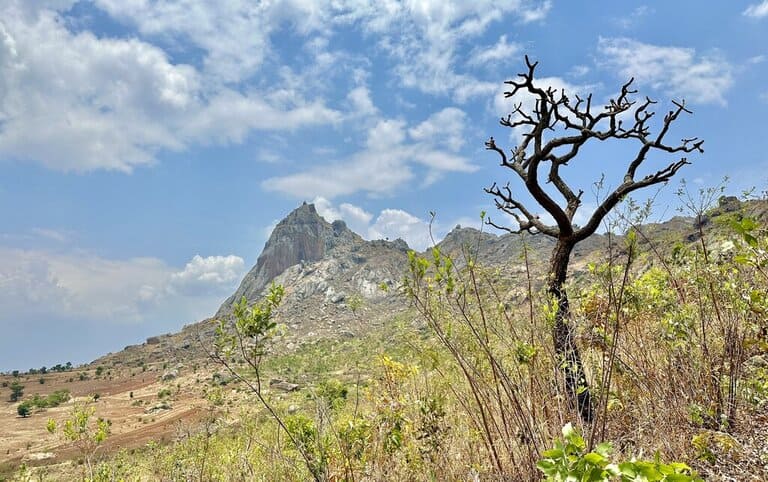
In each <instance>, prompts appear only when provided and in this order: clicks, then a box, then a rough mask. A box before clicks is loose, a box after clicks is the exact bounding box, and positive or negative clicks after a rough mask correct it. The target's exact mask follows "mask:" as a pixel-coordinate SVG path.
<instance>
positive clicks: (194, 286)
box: [170, 254, 244, 292]
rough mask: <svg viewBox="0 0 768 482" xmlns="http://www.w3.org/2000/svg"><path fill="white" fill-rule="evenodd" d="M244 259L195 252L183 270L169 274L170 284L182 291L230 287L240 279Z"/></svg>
mask: <svg viewBox="0 0 768 482" xmlns="http://www.w3.org/2000/svg"><path fill="white" fill-rule="evenodd" d="M243 268H244V261H243V258H241V257H240V256H234V255H229V256H208V257H206V258H203V257H202V256H200V255H199V254H196V255H195V256H194V257H193V258H192V260H191V261H190V262H189V263H187V265H186V266H185V267H184V269H183V270H181V271H178V272H175V273H173V274H171V279H170V286H171V287H172V288H174V289H180V290H181V291H184V292H192V291H199V290H204V291H205V290H210V289H211V287H219V286H224V287H227V288H228V287H230V286H232V285H233V284H234V283H236V282H237V281H239V280H240V276H241V275H242V273H243Z"/></svg>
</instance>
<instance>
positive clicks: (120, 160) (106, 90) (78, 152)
mask: <svg viewBox="0 0 768 482" xmlns="http://www.w3.org/2000/svg"><path fill="white" fill-rule="evenodd" d="M120 3H121V4H122V5H125V6H131V5H132V6H134V7H136V8H139V7H140V6H141V5H142V4H144V2H120ZM159 3H163V4H164V5H165V6H166V7H167V8H169V9H170V8H172V7H171V5H170V4H169V3H166V2H158V4H159ZM65 4H66V2H63V3H56V4H55V5H54V4H52V3H51V2H48V3H47V4H43V5H42V6H46V5H54V6H59V7H61V6H62V5H65ZM25 5H26V6H25ZM65 6H66V5H65ZM38 7H39V6H38ZM30 8H31V7H29V5H28V4H26V3H23V2H22V3H16V2H13V3H11V4H10V5H8V6H7V8H5V10H4V16H3V18H2V19H0V126H1V127H0V156H1V157H3V158H6V159H19V160H33V161H37V162H40V163H42V164H44V165H46V166H47V167H50V168H53V169H57V170H64V171H91V170H95V169H108V170H117V171H123V172H130V171H131V170H132V169H134V168H135V167H136V166H141V165H146V164H151V163H152V162H154V160H155V155H156V153H157V152H159V151H163V150H173V151H178V150H183V149H186V148H187V147H189V146H190V145H191V144H198V143H199V144H209V143H229V142H242V141H243V140H244V138H245V137H246V136H247V134H248V133H249V132H251V131H252V130H292V129H296V128H299V127H302V126H307V125H317V124H328V123H334V122H338V121H339V120H340V119H341V115H340V113H338V112H336V111H334V110H332V109H330V108H328V107H326V106H325V104H324V103H323V101H321V100H306V99H304V98H303V97H302V96H301V95H299V94H298V93H297V92H295V91H290V92H289V91H281V92H280V93H281V95H282V96H281V95H278V94H280V93H279V92H277V91H275V90H272V91H270V90H268V89H267V90H265V91H260V92H256V91H248V92H239V91H235V90H232V89H229V88H225V87H221V86H218V87H217V86H216V85H212V84H211V81H210V77H209V76H205V75H203V74H202V73H201V72H200V71H198V70H197V69H196V68H195V67H193V66H191V65H183V64H175V63H172V62H171V60H170V59H169V57H168V55H167V54H166V53H165V52H164V51H163V50H161V49H160V48H158V47H156V46H154V45H151V44H149V43H146V42H144V41H140V40H137V39H111V38H103V37H97V36H96V35H94V34H92V33H90V32H88V31H82V32H79V33H74V32H72V31H69V30H67V28H66V22H64V21H63V20H62V19H61V18H60V17H59V16H58V14H56V13H55V12H53V11H51V10H43V9H40V8H38V9H36V10H35V9H32V10H30ZM62 8H63V7H62ZM173 8H176V7H173ZM190 11H194V8H191V7H190ZM148 21H150V20H148ZM206 74H207V73H206ZM286 99H287V100H286Z"/></svg>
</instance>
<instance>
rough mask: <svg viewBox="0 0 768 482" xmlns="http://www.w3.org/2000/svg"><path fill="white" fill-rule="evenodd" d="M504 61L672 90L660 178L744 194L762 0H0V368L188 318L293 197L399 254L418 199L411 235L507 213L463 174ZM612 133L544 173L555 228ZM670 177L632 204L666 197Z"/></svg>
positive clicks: (567, 76) (593, 177) (74, 355)
mask: <svg viewBox="0 0 768 482" xmlns="http://www.w3.org/2000/svg"><path fill="white" fill-rule="evenodd" d="M526 54H527V55H529V56H530V58H531V59H532V60H536V61H539V62H540V64H539V67H538V68H537V76H538V77H539V78H540V79H541V82H543V83H545V84H546V85H549V86H554V87H556V88H558V89H565V90H566V92H568V93H571V94H575V93H582V94H585V93H589V92H591V93H593V94H594V98H595V99H596V101H599V103H601V104H602V103H605V102H608V101H609V100H610V99H611V98H612V97H615V95H616V92H617V90H618V89H619V87H620V86H621V84H622V83H624V82H625V81H627V80H628V79H629V78H630V77H634V79H635V83H634V85H635V87H636V88H637V89H638V91H639V92H638V94H637V95H638V96H640V97H639V98H640V99H642V98H643V97H642V96H645V95H647V96H649V97H651V98H653V99H655V100H658V101H659V104H657V105H656V108H657V110H659V111H660V112H661V113H663V112H665V111H666V110H667V109H669V108H670V106H671V104H670V101H672V100H678V101H679V100H682V99H684V100H685V101H686V105H687V106H689V108H690V109H691V110H692V111H693V112H694V114H693V115H692V116H685V117H683V118H681V119H680V120H679V121H678V122H677V124H676V125H675V126H674V131H673V132H672V133H670V137H671V138H672V139H679V138H683V137H693V136H698V137H700V138H702V139H704V140H705V144H704V149H705V152H704V154H691V155H690V156H689V160H690V161H691V162H692V165H690V166H686V167H685V168H684V169H683V170H682V171H681V172H680V174H679V177H680V178H685V179H686V181H687V182H688V185H689V186H692V187H693V188H695V189H698V188H699V187H706V186H714V185H718V184H719V183H720V182H721V180H722V178H723V177H724V176H729V177H730V183H729V187H728V190H729V191H730V192H734V193H738V192H740V191H741V190H743V189H747V188H749V187H755V188H757V189H758V190H759V191H762V190H764V189H765V188H766V182H767V181H768V158H766V156H765V154H764V152H765V150H766V146H765V144H766V135H765V133H764V129H765V125H766V124H765V116H766V113H768V75H767V74H768V0H765V1H761V0H751V1H732V2H700V1H676V2H667V1H663V2H662V1H659V2H650V1H648V2H632V1H626V2H616V1H592V2H572V1H564V0H560V1H558V0H552V1H549V0H545V1H527V0H510V1H485V0H475V1H473V2H467V1H459V2H451V1H448V0H439V1H437V0H425V1H403V2H399V1H394V0H381V1H373V0H333V1H327V0H316V1H309V0H288V1H281V0H274V1H264V2H257V1H240V0H218V1H216V2H210V1H207V0H90V1H73V0H0V329H2V335H1V336H0V370H10V369H22V370H24V369H28V368H32V367H40V366H43V365H47V366H51V365H53V364H56V363H65V362H67V361H71V362H73V363H75V364H77V363H83V362H87V361H90V360H92V359H94V358H96V357H98V356H100V355H102V354H105V353H107V352H113V351H118V350H120V349H122V348H123V347H124V346H126V345H130V344H135V343H141V342H142V341H143V340H144V339H145V338H146V337H147V336H151V335H157V334H160V333H165V332H171V331H176V330H178V329H180V328H181V327H182V326H183V325H185V324H188V323H192V322H195V321H197V320H201V319H203V318H206V317H208V316H211V315H212V314H213V313H214V312H215V311H216V309H217V308H218V306H219V304H220V303H221V302H222V301H223V300H224V299H225V298H226V297H227V296H229V295H230V294H231V293H232V292H233V290H234V289H235V288H236V287H237V285H238V283H239V281H240V280H241V278H242V276H243V275H244V274H245V273H246V272H247V271H248V269H250V267H251V266H252V265H253V264H254V263H255V262H256V258H257V257H258V255H259V253H260V251H261V249H262V248H263V245H264V243H265V241H266V240H267V239H268V235H269V232H270V230H271V229H272V227H273V226H274V225H275V223H276V222H278V221H279V220H280V219H282V218H283V217H284V216H285V215H286V214H287V213H288V212H290V211H291V210H292V209H294V208H295V207H296V206H298V205H299V204H300V203H301V202H303V201H307V202H314V203H315V204H316V206H317V208H318V211H319V212H320V214H322V215H323V216H324V217H325V218H326V219H328V220H329V221H331V220H335V219H343V220H345V221H346V222H347V224H348V226H349V227H350V228H352V229H353V230H355V231H356V232H358V233H359V234H361V235H362V236H363V237H365V238H368V239H377V238H389V239H395V238H397V237H402V238H404V239H405V240H406V241H407V242H408V243H409V245H410V246H412V247H414V248H416V249H424V248H425V247H426V246H428V245H429V243H430V235H429V231H428V228H427V226H428V223H429V219H430V214H429V213H430V211H432V212H434V213H436V218H435V222H434V226H433V235H434V237H435V238H436V239H440V238H441V237H442V236H444V235H445V234H446V233H447V232H448V231H449V230H450V229H452V228H453V226H455V225H456V224H462V225H471V226H476V225H478V219H479V213H480V212H481V211H484V210H487V211H488V212H489V214H491V216H492V218H494V219H496V220H498V221H500V222H508V221H510V220H509V219H506V218H503V217H498V215H497V214H495V213H494V211H493V207H492V206H493V203H492V199H491V198H490V197H489V196H488V195H486V194H484V192H483V187H487V186H489V185H490V184H492V183H493V182H501V183H505V182H507V181H514V180H513V179H512V176H511V172H509V171H508V170H505V169H503V168H502V167H500V166H499V165H498V157H497V156H495V155H492V154H494V153H489V152H488V151H486V150H485V149H484V141H485V140H487V139H488V137H489V136H494V137H495V138H496V140H497V142H498V144H499V145H500V146H502V147H505V148H506V149H511V148H513V147H514V145H515V142H516V139H518V138H519V137H518V136H519V134H518V133H516V132H514V131H510V130H509V129H506V128H504V127H501V126H500V125H499V123H498V120H499V118H500V116H503V115H506V114H507V113H509V111H510V110H511V109H512V105H513V103H512V100H510V99H506V98H505V97H504V95H503V92H504V91H505V88H506V87H508V86H505V84H504V81H506V80H509V79H513V78H515V76H516V74H518V73H519V72H522V71H523V70H524V68H525V63H524V56H525V55H526ZM659 117H661V115H659ZM633 147H634V148H635V149H636V147H635V146H627V145H625V143H606V144H605V145H600V146H594V148H588V149H585V151H584V153H583V155H581V156H580V157H579V158H577V159H575V160H573V161H571V163H570V164H569V165H568V167H567V169H565V168H564V175H565V177H566V179H567V180H568V181H569V182H570V183H572V184H573V185H575V186H580V187H582V188H583V189H584V191H585V193H586V194H585V196H584V206H583V207H582V210H581V211H580V212H579V213H578V214H577V216H576V221H579V220H583V219H586V217H585V216H587V215H588V214H589V213H587V212H586V211H588V210H589V209H590V208H594V206H595V205H596V204H595V203H596V202H597V201H598V200H599V196H600V195H601V192H597V191H596V190H595V187H594V182H595V181H597V180H598V179H600V178H601V177H602V176H604V178H605V184H606V186H608V187H610V186H616V185H617V183H618V182H620V181H621V175H622V173H623V170H624V169H626V162H627V159H631V157H630V156H631V155H632V154H633V153H634V152H635V151H632V150H631V149H632V148H633ZM675 160H677V158H670V157H669V156H657V157H652V158H649V159H648V161H647V163H646V164H647V165H644V167H643V169H645V171H644V173H651V172H655V171H656V170H658V169H660V168H662V167H664V166H666V165H667V164H668V163H670V162H673V161H675ZM670 184H672V183H670ZM511 185H512V187H513V189H516V190H515V192H516V193H519V191H520V189H521V188H520V186H519V185H517V187H516V185H515V184H514V182H513V183H512V184H511ZM675 186H676V185H675ZM675 186H672V185H670V186H668V187H667V188H666V189H665V190H664V191H662V193H661V194H659V195H658V197H657V198H656V199H657V206H656V210H655V215H657V216H659V217H669V216H672V215H674V214H676V213H675V212H674V205H675V196H674V191H675V189H676V187H675ZM520 195H521V196H523V197H524V194H520ZM534 209H538V208H534Z"/></svg>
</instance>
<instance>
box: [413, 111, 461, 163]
mask: <svg viewBox="0 0 768 482" xmlns="http://www.w3.org/2000/svg"><path fill="white" fill-rule="evenodd" d="M466 119H467V115H466V114H465V113H464V111H463V110H461V109H457V108H455V107H447V108H445V109H443V110H441V111H440V112H436V113H434V114H432V115H431V116H429V118H428V119H427V120H425V121H424V122H422V123H421V124H419V125H417V126H416V127H413V128H411V129H410V130H409V131H408V133H409V134H410V136H411V138H412V139H413V140H415V141H419V142H428V143H431V144H436V145H439V146H446V147H447V148H448V149H449V150H451V151H454V152H456V151H458V150H459V149H461V147H462V146H463V145H464V124H465V122H466Z"/></svg>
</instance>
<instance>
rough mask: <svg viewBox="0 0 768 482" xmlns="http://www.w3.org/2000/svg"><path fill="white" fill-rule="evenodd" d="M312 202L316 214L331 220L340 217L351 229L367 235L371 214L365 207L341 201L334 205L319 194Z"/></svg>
mask: <svg viewBox="0 0 768 482" xmlns="http://www.w3.org/2000/svg"><path fill="white" fill-rule="evenodd" d="M312 203H313V204H314V205H315V208H316V209H317V212H318V214H320V216H322V217H323V218H325V220H326V221H328V222H333V221H336V220H338V219H341V220H343V221H344V222H345V223H346V224H347V227H349V229H351V230H352V231H354V232H356V233H358V234H360V235H361V236H363V237H365V236H367V232H368V227H369V224H370V222H371V219H373V214H371V213H369V212H368V211H366V210H365V209H363V208H361V207H358V206H355V205H354V204H350V203H342V204H340V205H339V206H338V207H335V206H334V205H333V203H332V202H331V201H329V200H327V199H325V198H324V197H321V196H318V197H316V198H315V199H314V200H313V201H312Z"/></svg>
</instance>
